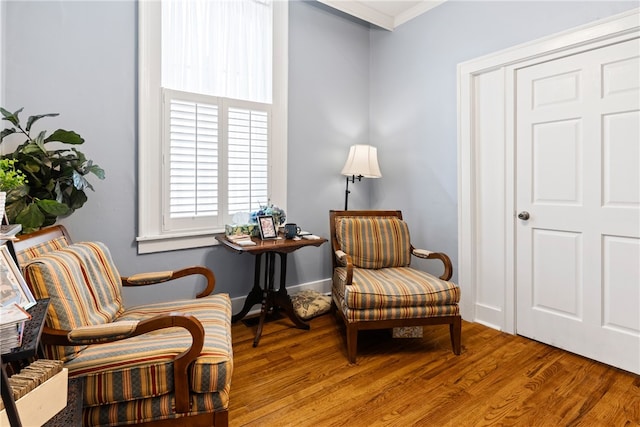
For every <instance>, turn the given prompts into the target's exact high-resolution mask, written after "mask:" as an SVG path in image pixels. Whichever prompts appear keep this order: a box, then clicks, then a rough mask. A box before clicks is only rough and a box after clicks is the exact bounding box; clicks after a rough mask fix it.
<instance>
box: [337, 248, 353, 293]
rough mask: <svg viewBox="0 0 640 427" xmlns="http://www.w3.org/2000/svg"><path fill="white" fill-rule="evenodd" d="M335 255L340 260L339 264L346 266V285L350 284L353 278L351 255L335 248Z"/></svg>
mask: <svg viewBox="0 0 640 427" xmlns="http://www.w3.org/2000/svg"><path fill="white" fill-rule="evenodd" d="M335 256H336V258H337V259H338V261H339V262H340V264H341V265H343V266H345V267H347V282H346V284H347V285H350V284H351V281H352V280H353V261H351V255H349V254H347V253H346V252H344V251H341V250H337V251H335Z"/></svg>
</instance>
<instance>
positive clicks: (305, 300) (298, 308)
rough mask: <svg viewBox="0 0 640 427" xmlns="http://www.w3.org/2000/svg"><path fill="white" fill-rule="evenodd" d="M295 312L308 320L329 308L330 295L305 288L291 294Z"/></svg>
mask: <svg viewBox="0 0 640 427" xmlns="http://www.w3.org/2000/svg"><path fill="white" fill-rule="evenodd" d="M291 303H292V304H293V309H294V310H295V312H296V314H297V315H298V317H299V318H301V319H302V320H309V319H312V318H314V317H316V316H320V315H321V314H325V313H327V312H328V311H329V310H330V309H331V297H329V296H328V295H323V294H321V293H320V292H318V291H314V290H305V291H300V292H298V293H296V294H294V295H292V296H291Z"/></svg>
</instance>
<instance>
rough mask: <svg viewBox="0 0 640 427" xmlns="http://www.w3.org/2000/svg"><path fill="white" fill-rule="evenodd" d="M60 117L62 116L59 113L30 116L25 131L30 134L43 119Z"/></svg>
mask: <svg viewBox="0 0 640 427" xmlns="http://www.w3.org/2000/svg"><path fill="white" fill-rule="evenodd" d="M59 115H60V114H59V113H49V114H38V115H37V116H29V119H28V120H27V127H26V128H25V130H26V131H27V132H29V131H30V130H31V126H32V125H33V124H34V123H35V122H37V121H38V120H40V119H41V118H43V117H56V116H59Z"/></svg>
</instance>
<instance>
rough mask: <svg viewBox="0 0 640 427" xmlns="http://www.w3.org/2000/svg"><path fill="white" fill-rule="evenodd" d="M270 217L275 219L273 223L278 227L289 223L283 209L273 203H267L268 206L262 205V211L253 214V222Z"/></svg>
mask: <svg viewBox="0 0 640 427" xmlns="http://www.w3.org/2000/svg"><path fill="white" fill-rule="evenodd" d="M265 215H269V216H272V217H273V221H274V222H275V224H276V227H278V226H280V225H282V224H284V223H285V222H286V221H287V214H286V213H285V212H284V210H283V209H280V208H279V207H277V206H276V205H274V204H272V203H271V202H267V204H266V205H260V209H259V210H257V211H254V212H251V222H258V217H260V216H265Z"/></svg>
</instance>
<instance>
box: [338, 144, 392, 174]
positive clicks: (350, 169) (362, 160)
mask: <svg viewBox="0 0 640 427" xmlns="http://www.w3.org/2000/svg"><path fill="white" fill-rule="evenodd" d="M342 175H346V176H351V175H355V176H360V175H362V176H363V177H365V178H380V177H381V176H382V174H381V173H380V166H378V150H377V149H376V147H372V146H371V145H360V144H357V145H352V146H351V148H350V149H349V157H348V158H347V162H346V163H345V164H344V167H343V168H342Z"/></svg>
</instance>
